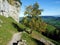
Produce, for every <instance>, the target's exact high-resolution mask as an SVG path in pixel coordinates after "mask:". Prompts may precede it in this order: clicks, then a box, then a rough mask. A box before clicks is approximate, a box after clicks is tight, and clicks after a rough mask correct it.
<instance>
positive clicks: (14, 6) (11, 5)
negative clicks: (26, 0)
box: [0, 0, 21, 22]
mask: <svg viewBox="0 0 60 45" xmlns="http://www.w3.org/2000/svg"><path fill="white" fill-rule="evenodd" d="M20 6H21V2H19V0H0V15H3V16H5V17H12V18H13V19H14V20H15V21H17V22H19V12H20Z"/></svg>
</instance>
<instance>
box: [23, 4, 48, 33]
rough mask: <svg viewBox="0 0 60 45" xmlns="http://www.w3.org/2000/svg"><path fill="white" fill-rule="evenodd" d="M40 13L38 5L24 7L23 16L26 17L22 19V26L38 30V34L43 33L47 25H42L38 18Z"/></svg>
mask: <svg viewBox="0 0 60 45" xmlns="http://www.w3.org/2000/svg"><path fill="white" fill-rule="evenodd" d="M41 12H42V9H39V5H38V3H35V4H34V5H29V6H28V7H26V10H25V13H24V14H25V15H27V16H26V17H24V19H23V24H24V25H26V26H28V27H30V28H31V29H32V30H39V31H40V32H45V31H46V26H47V24H46V23H44V22H43V21H42V19H41V18H40V15H41ZM32 30H31V31H32Z"/></svg>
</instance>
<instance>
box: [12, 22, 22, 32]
mask: <svg viewBox="0 0 60 45" xmlns="http://www.w3.org/2000/svg"><path fill="white" fill-rule="evenodd" d="M12 25H13V26H14V28H16V29H17V31H18V32H22V31H23V29H21V28H20V27H19V26H18V25H17V24H15V23H12Z"/></svg>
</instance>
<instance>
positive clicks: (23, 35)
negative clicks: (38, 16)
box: [22, 33, 37, 45]
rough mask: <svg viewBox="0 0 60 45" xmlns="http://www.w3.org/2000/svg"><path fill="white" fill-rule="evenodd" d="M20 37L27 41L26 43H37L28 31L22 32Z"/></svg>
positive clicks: (32, 44)
mask: <svg viewBox="0 0 60 45" xmlns="http://www.w3.org/2000/svg"><path fill="white" fill-rule="evenodd" d="M22 39H24V40H26V41H27V45H37V43H36V42H35V41H34V40H33V39H32V38H31V36H29V34H28V33H22Z"/></svg>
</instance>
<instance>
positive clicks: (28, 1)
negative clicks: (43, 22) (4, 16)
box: [20, 0, 60, 16]
mask: <svg viewBox="0 0 60 45" xmlns="http://www.w3.org/2000/svg"><path fill="white" fill-rule="evenodd" d="M21 2H22V6H21V11H20V16H24V14H23V13H24V10H25V8H26V6H28V5H33V4H34V3H35V2H38V4H39V6H40V8H41V9H43V10H44V11H43V12H42V14H41V15H43V16H46V15H47V16H56V15H60V0H21Z"/></svg>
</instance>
